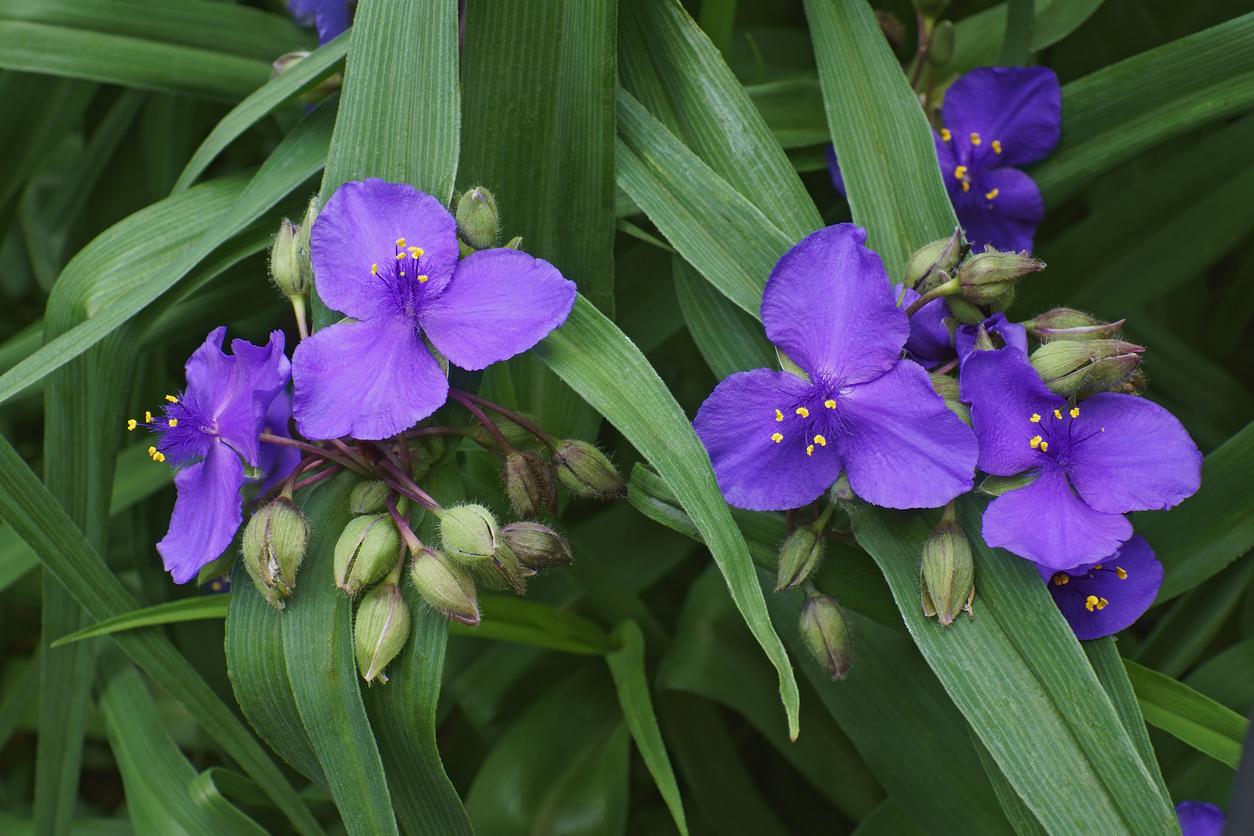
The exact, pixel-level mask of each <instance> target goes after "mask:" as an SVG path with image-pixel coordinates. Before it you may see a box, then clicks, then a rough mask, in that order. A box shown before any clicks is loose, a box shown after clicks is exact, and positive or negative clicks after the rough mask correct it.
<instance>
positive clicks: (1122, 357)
mask: <svg viewBox="0 0 1254 836" xmlns="http://www.w3.org/2000/svg"><path fill="white" fill-rule="evenodd" d="M1144 350H1145V349H1144V348H1142V347H1141V346H1139V345H1133V344H1132V343H1127V342H1124V341H1122V340H1090V341H1088V342H1073V341H1071V340H1056V341H1055V342H1051V343H1045V344H1044V345H1042V346H1041V347H1040V348H1038V349H1037V350H1036V351H1034V352H1032V357H1031V360H1032V367H1033V368H1034V369H1036V372H1037V374H1039V375H1040V376H1041V380H1043V381H1045V385H1046V386H1047V387H1048V388H1049V391H1051V392H1053V393H1054V394H1056V395H1061V396H1062V397H1064V398H1070V397H1077V398H1083V397H1086V396H1088V395H1092V394H1094V393H1096V392H1109V391H1112V390H1115V389H1118V388H1119V387H1120V385H1121V384H1123V383H1124V382H1125V381H1127V380H1128V379H1129V378H1131V377H1132V375H1133V374H1134V373H1135V372H1136V370H1137V367H1138V366H1140V364H1141V352H1143V351H1144Z"/></svg>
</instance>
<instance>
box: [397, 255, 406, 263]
mask: <svg viewBox="0 0 1254 836" xmlns="http://www.w3.org/2000/svg"><path fill="white" fill-rule="evenodd" d="M404 259H405V254H404V253H397V254H396V260H397V261H403V260H404Z"/></svg>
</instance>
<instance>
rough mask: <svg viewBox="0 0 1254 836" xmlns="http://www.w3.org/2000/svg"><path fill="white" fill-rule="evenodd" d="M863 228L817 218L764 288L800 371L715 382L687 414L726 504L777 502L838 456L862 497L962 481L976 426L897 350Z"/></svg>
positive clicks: (782, 341) (943, 492)
mask: <svg viewBox="0 0 1254 836" xmlns="http://www.w3.org/2000/svg"><path fill="white" fill-rule="evenodd" d="M865 242H866V230H864V229H862V228H861V227H856V226H853V225H852V224H840V225H838V226H832V227H827V228H826V229H821V230H819V231H818V232H814V233H812V234H810V235H809V236H807V237H806V238H805V239H804V240H802V241H801V243H799V244H797V245H796V246H794V247H793V248H792V249H791V250H789V251H788V252H787V253H785V254H784V257H783V258H781V259H780V260H779V263H778V264H776V266H775V269H774V270H772V271H771V276H770V279H769V280H768V281H767V283H766V289H765V291H764V292H763V295H762V324H763V325H764V326H765V327H766V335H767V337H769V338H770V340H771V341H772V342H773V343H775V345H777V346H778V347H779V348H780V349H781V350H782V351H783V352H785V353H786V354H787V356H788V357H789V359H791V361H792V362H793V363H795V364H796V365H797V366H798V367H799V368H800V369H801V370H802V372H804V374H805V375H806V377H801V376H799V375H796V374H792V373H790V372H786V371H785V372H776V371H772V370H770V369H757V370H755V371H751V372H737V373H736V374H733V375H731V376H730V377H728V378H727V379H725V380H723V381H722V382H721V383H719V385H718V387H717V388H715V390H714V392H713V393H712V394H711V395H710V397H709V398H708V399H707V400H706V401H705V403H704V404H702V406H701V408H700V410H698V412H697V417H696V420H695V421H694V422H693V424H694V427H695V429H696V432H697V435H698V436H700V438H701V441H702V442H703V443H704V444H705V446H706V449H707V450H708V451H709V453H710V460H711V462H712V463H713V465H714V474H715V476H716V477H717V478H718V484H719V487H720V488H721V489H722V491H723V495H724V496H725V497H726V498H727V501H728V502H729V503H731V504H732V505H736V506H738V507H741V508H749V509H753V510H782V509H787V508H796V507H799V506H802V505H805V504H806V503H809V502H811V501H813V500H815V499H817V498H818V497H819V496H821V495H822V494H823V492H824V491H825V490H827V488H828V487H830V486H831V485H832V483H834V482H835V481H836V479H837V477H838V476H839V475H840V472H841V469H842V468H843V469H844V470H845V472H846V473H847V475H848V477H849V483H850V486H851V487H852V488H853V490H854V491H855V492H856V493H857V494H858V495H859V496H860V497H862V498H863V499H865V500H867V501H868V502H872V503H874V504H876V505H882V506H886V507H889V508H922V507H936V506H940V505H944V504H945V503H946V502H948V501H949V500H950V499H953V498H954V497H955V496H957V495H958V494H961V493H963V492H964V491H966V490H968V489H969V488H970V487H971V484H972V481H973V476H974V473H973V469H974V465H975V456H976V449H975V439H974V437H973V436H972V434H971V431H970V430H969V429H968V428H967V426H966V425H965V424H963V423H962V421H961V420H959V419H958V417H957V416H955V415H954V414H953V413H952V412H950V411H949V410H948V409H946V408H945V403H944V401H943V400H942V399H941V397H940V396H939V395H937V394H936V393H935V392H934V391H933V389H932V384H931V380H930V378H929V377H928V374H927V372H925V371H924V370H923V368H922V367H921V366H919V365H917V364H915V363H913V362H911V361H909V360H900V359H899V358H900V354H901V348H902V346H903V345H904V344H905V342H906V337H907V336H908V334H909V331H910V324H909V322H908V320H907V318H906V315H905V313H904V312H903V311H902V310H901V309H899V308H898V307H897V306H896V304H895V301H894V298H893V293H892V287H891V285H890V282H889V279H888V274H887V273H886V272H885V270H884V265H883V262H881V261H880V258H879V256H878V255H876V254H875V253H874V252H873V251H871V250H870V249H868V248H867V247H866V246H864V244H865Z"/></svg>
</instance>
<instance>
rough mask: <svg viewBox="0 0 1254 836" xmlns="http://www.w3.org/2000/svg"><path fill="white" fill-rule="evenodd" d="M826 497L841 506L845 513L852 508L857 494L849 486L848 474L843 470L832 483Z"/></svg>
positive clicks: (856, 499) (856, 500)
mask: <svg viewBox="0 0 1254 836" xmlns="http://www.w3.org/2000/svg"><path fill="white" fill-rule="evenodd" d="M827 498H828V499H829V500H831V501H832V502H833V503H834V504H835V505H838V506H839V507H840V508H842V509H843V510H844V511H845V513H850V512H852V511H853V510H854V507H855V505H856V504H857V502H858V495H857V494H856V493H854V492H853V488H852V487H850V486H849V474H847V473H845V471H844V470H842V471H840V475H839V476H837V477H836V481H835V482H834V483H832V487H831V489H829V490H828V492H827Z"/></svg>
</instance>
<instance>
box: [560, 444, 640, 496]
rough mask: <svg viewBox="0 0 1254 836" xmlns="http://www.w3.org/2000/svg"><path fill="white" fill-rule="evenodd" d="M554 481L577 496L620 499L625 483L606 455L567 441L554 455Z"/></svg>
mask: <svg viewBox="0 0 1254 836" xmlns="http://www.w3.org/2000/svg"><path fill="white" fill-rule="evenodd" d="M553 465H554V467H555V468H556V469H557V478H558V481H560V482H561V483H562V484H563V485H565V486H566V488H567V490H569V491H570V492H571V493H573V494H575V495H576V496H584V497H591V498H593V499H622V498H623V497H625V496H626V495H627V483H626V482H624V481H623V477H622V476H619V475H618V471H617V470H615V469H614V465H612V464H610V460H609V459H608V458H606V456H605V454H604V453H602V452H601V451H600V450H598V449H597V448H595V447H593V446H592V445H591V444H589V443H588V442H586V441H579V440H578V439H573V438H568V439H566V440H565V441H563V442H562V443H561V445H559V446H558V448H557V449H556V450H554V451H553Z"/></svg>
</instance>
